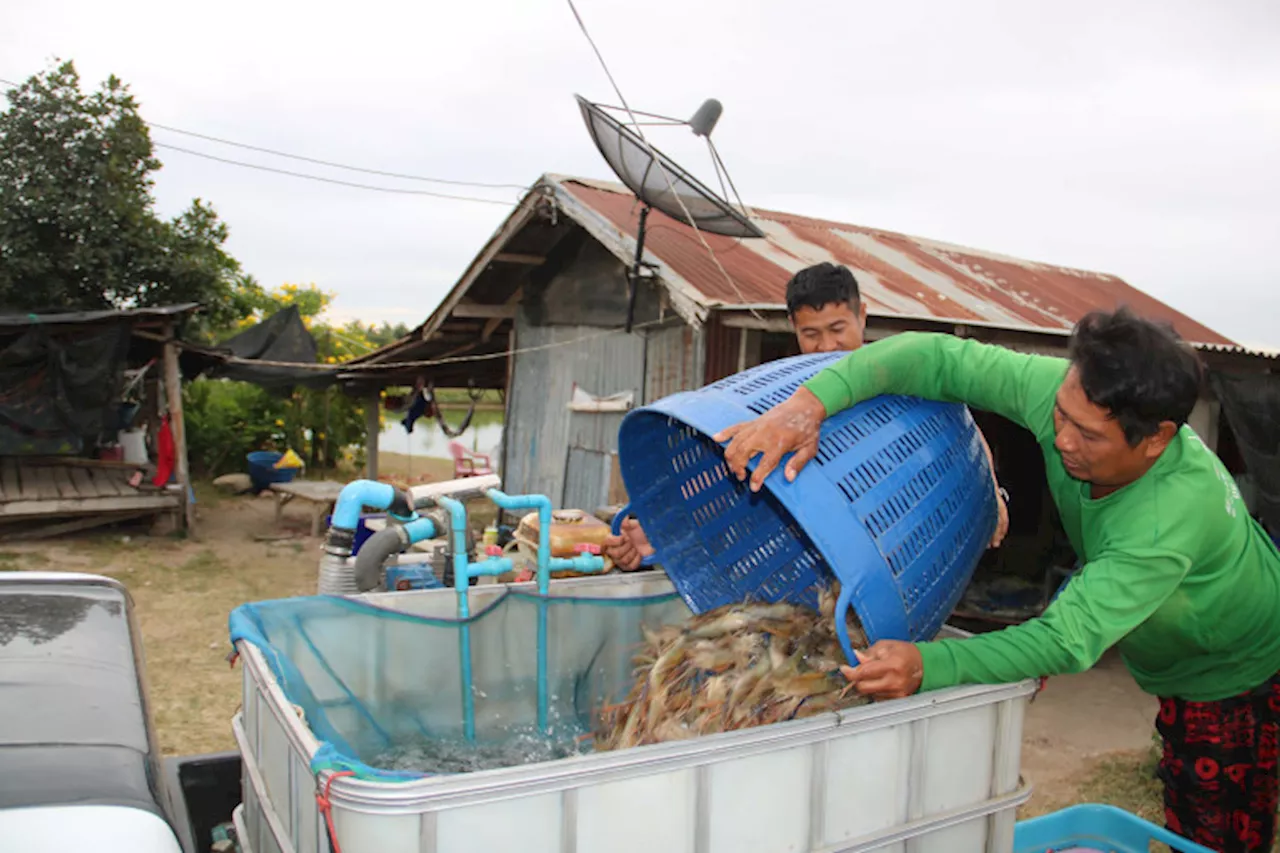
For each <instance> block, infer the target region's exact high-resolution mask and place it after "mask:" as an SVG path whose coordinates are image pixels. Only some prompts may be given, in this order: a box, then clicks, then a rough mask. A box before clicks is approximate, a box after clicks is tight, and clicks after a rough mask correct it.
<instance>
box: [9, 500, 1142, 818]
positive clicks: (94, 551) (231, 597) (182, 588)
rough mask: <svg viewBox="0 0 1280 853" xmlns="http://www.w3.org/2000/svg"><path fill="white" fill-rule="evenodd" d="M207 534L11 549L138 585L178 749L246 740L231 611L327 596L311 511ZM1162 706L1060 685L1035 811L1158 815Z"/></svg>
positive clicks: (1037, 711) (1041, 746) (1042, 740)
mask: <svg viewBox="0 0 1280 853" xmlns="http://www.w3.org/2000/svg"><path fill="white" fill-rule="evenodd" d="M197 501H198V502H197V506H198V508H199V510H198V511H199V517H198V518H199V531H198V539H196V540H194V541H191V540H182V539H177V538H174V537H172V536H153V535H148V534H147V533H146V532H145V531H135V532H133V533H129V534H125V533H122V532H121V531H118V530H117V531H115V532H112V533H109V534H107V533H104V534H100V535H97V536H89V535H85V536H81V537H78V538H64V539H61V540H58V541H57V544H50V543H30V544H27V543H24V544H21V545H19V544H11V545H5V544H3V543H0V570H3V569H9V570H22V569H36V570H57V571H87V572H97V573H102V574H108V575H112V576H115V577H117V578H119V579H120V580H122V581H123V582H124V583H125V584H126V585H127V586H128V588H129V589H130V591H131V592H132V594H133V596H134V599H135V602H136V604H137V612H138V618H139V621H140V623H141V626H142V633H143V642H144V648H145V654H146V663H147V674H148V679H149V690H150V695H151V699H152V714H153V716H154V719H155V722H156V727H157V730H158V732H159V738H160V744H161V748H162V749H163V750H164V752H165V753H166V754H191V753H201V752H214V751H221V750H229V749H233V748H234V743H233V741H232V738H231V732H230V719H231V717H232V715H233V714H234V713H235V711H236V710H237V708H238V707H239V704H240V690H241V686H240V670H239V668H238V667H236V668H234V669H233V668H232V667H231V666H230V665H229V664H228V661H227V654H228V652H229V651H230V646H229V645H228V640H227V615H228V613H229V612H230V611H231V610H232V609H234V608H235V607H236V606H238V605H240V604H242V603H244V602H246V601H252V600H260V599H267V598H283V597H288V596H293V595H308V594H313V593H314V592H315V588H316V566H317V561H318V559H319V556H320V553H319V547H320V540H319V539H312V538H310V537H309V536H308V535H307V527H308V521H307V518H306V516H305V514H304V512H303V511H302V510H301V509H294V508H292V507H287V508H286V510H285V521H284V525H283V526H281V527H278V526H277V525H276V523H275V504H274V499H273V498H272V497H271V496H269V495H263V496H261V497H257V498H254V497H243V496H242V497H222V496H219V495H217V493H216V492H214V491H213V490H212V489H211V488H207V487H202V488H200V489H198V490H197ZM1155 709H1156V708H1155V701H1154V700H1153V699H1152V698H1151V697H1149V696H1146V695H1144V694H1143V693H1141V692H1140V691H1139V690H1138V688H1137V686H1136V685H1135V684H1134V682H1133V679H1132V678H1131V677H1130V676H1129V674H1128V673H1127V672H1126V671H1125V669H1124V666H1123V664H1122V663H1121V662H1120V660H1119V659H1118V658H1117V657H1115V656H1114V655H1108V656H1107V657H1106V658H1105V659H1104V660H1103V661H1102V663H1100V664H1099V665H1098V666H1097V667H1096V668H1095V669H1093V670H1092V671H1090V672H1087V673H1083V674H1081V675H1074V676H1065V677H1059V678H1054V679H1051V680H1050V681H1049V683H1048V685H1047V686H1046V688H1045V689H1044V690H1043V691H1042V692H1041V693H1040V694H1038V695H1037V696H1036V698H1035V700H1034V701H1033V702H1032V703H1031V704H1030V706H1029V707H1028V710H1027V716H1026V722H1025V726H1024V731H1025V738H1024V743H1023V757H1022V768H1023V775H1024V777H1025V778H1026V780H1027V781H1029V782H1031V783H1032V784H1033V785H1034V794H1033V798H1032V800H1031V802H1030V803H1029V804H1028V805H1027V806H1026V807H1025V808H1024V809H1023V810H1022V814H1023V815H1034V814H1041V813H1044V812H1047V811H1052V810H1055V809H1057V808H1061V807H1063V806H1065V805H1069V804H1071V803H1075V802H1081V801H1085V800H1091V801H1111V802H1116V804H1118V805H1122V806H1125V807H1127V808H1130V809H1131V810H1135V811H1140V812H1143V813H1146V814H1147V815H1148V816H1150V817H1156V816H1157V811H1156V809H1157V805H1158V799H1157V798H1158V790H1159V789H1158V787H1154V786H1153V780H1152V779H1151V775H1150V773H1151V764H1150V750H1151V746H1152V731H1153V719H1154V715H1155Z"/></svg>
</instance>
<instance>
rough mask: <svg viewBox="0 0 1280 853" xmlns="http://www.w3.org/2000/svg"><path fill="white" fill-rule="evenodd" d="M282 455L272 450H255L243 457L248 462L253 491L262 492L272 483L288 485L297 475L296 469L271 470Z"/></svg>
mask: <svg viewBox="0 0 1280 853" xmlns="http://www.w3.org/2000/svg"><path fill="white" fill-rule="evenodd" d="M283 456H284V454H283V453H276V452H275V451H274V450H255V451H254V452H253V453H250V454H248V455H246V456H245V459H247V460H248V462H249V481H250V482H252V483H253V488H254V490H255V491H259V492H260V491H262V490H263V489H265V488H266V487H267V486H269V485H271V484H272V483H288V482H290V481H291V480H292V479H293V477H294V475H295V474H297V473H298V469H297V468H273V467H272V466H273V465H275V464H276V463H277V462H279V461H280V459H281V458H282V457H283Z"/></svg>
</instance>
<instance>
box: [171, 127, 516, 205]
mask: <svg viewBox="0 0 1280 853" xmlns="http://www.w3.org/2000/svg"><path fill="white" fill-rule="evenodd" d="M147 124H149V125H151V126H152V127H154V128H155V129H157V130H164V131H168V132H169V133H180V134H182V135H183V136H194V137H196V138H197V139H205V140H208V141H209V142H217V143H220V144H222V145H233V146H235V147H236V148H247V149H248V150H250V151H261V152H262V153H263V154H273V155H275V156H276V157H288V158H289V159H291V160H301V161H303V162H306V163H315V164H317V165H319V166H330V167H332V168H334V169H346V170H347V171H349V172H364V173H365V174H367V175H381V176H383V177H386V178H403V179H404V180H406V181H424V182H426V183H431V184H449V185H451V186H456V187H478V188H481V189H492V190H527V189H528V188H529V187H528V186H526V185H524V184H486V183H482V182H480V181H455V180H450V179H448V178H427V177H423V176H422V175H409V174H405V173H402V172H385V171H383V170H381V169H366V168H364V167H362V166H348V165H345V164H343V163H334V162H332V161H330V160H319V159H316V158H315V157H304V156H303V155H301V154H290V153H288V152H287V151H277V150H275V149H274V148H263V147H262V146H260V145H249V144H248V143H246V142H235V141H233V140H230V139H222V138H220V137H217V136H209V135H208V134H204V133H196V132H195V131H194V130H182V129H181V128H177V127H170V126H168V125H165V124H157V123H156V122H154V121H152V122H147Z"/></svg>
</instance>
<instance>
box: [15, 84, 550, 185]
mask: <svg viewBox="0 0 1280 853" xmlns="http://www.w3.org/2000/svg"><path fill="white" fill-rule="evenodd" d="M0 84H4V85H6V86H12V87H14V88H17V87H18V86H19V85H20V84H18V83H15V82H13V81H12V80H7V79H4V78H0ZM144 121H145V120H144ZM145 123H146V124H147V126H148V127H151V128H154V129H156V130H162V131H166V132H168V133H178V134H182V135H183V136H192V137H195V138H197V139H204V140H207V141H209V142H216V143H218V144H220V145H230V146H234V147H236V148H244V149H247V150H249V151H259V152H261V153H263V154H270V155H272V156H275V157H285V158H288V159H290V160H300V161H302V162H306V163H315V164H316V165H319V166H327V167H329V168H333V169H343V170H345V171H348V172H361V173H364V174H367V175H380V176H382V177H386V178H397V179H400V180H405V181H420V182H423V183H434V184H445V185H448V186H457V187H475V188H478V189H499V190H501V189H511V190H522V191H523V190H527V189H529V186H528V185H526V184H502V183H486V182H482V181H462V180H454V179H451V178H433V177H427V176H425V175H414V174H409V173H405V172H391V171H386V170H383V169H370V168H367V167H364V166H351V165H348V164H346V163H337V162H334V161H332V160H321V159H319V158H316V157H307V156H305V155H302V154H291V153H289V152H287V151H279V150H276V149H274V148H265V147H263V146H260V145H250V144H249V143H247V142H236V141H235V140H231V139H223V138H221V137H217V136H210V135H209V134H205V133H197V132H196V131H194V130H184V129H182V128H179V127H172V126H170V125H164V124H158V123H156V122H145ZM153 144H154V145H155V146H156V147H159V148H168V149H171V150H173V151H180V152H182V153H183V154H190V155H192V156H195V157H203V158H205V159H208V160H215V161H217V162H220V163H226V164H229V165H233V166H242V167H245V168H248V169H258V170H260V171H265V172H275V173H277V174H281V175H289V176H290V177H295V178H304V179H307V180H313V181H322V182H324V183H330V184H339V185H341V186H348V187H355V188H358V189H366V190H374V191H376V192H389V193H398V194H402V195H425V196H432V197H435V198H445V199H453V200H457V201H475V202H481V203H487V204H504V205H505V204H507V202H504V201H497V200H494V199H483V198H476V197H474V196H460V195H450V194H448V193H436V192H428V191H425V190H424V191H414V190H402V189H395V188H391V187H378V186H372V185H369V184H360V183H355V182H352V181H341V180H337V179H335V178H325V177H322V176H320V175H308V174H304V173H301V172H292V171H289V170H287V169H277V168H275V167H272V166H261V165H257V164H254V163H245V162H243V161H240V160H232V159H229V158H226V157H219V156H217V155H214V154H208V153H205V152H202V151H194V150H191V149H189V148H183V147H181V146H178V145H170V144H168V143H164V142H154V143H153Z"/></svg>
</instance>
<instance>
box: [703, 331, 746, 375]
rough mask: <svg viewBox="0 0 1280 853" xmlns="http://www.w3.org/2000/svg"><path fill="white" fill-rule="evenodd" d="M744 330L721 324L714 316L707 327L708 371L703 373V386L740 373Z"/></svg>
mask: <svg viewBox="0 0 1280 853" xmlns="http://www.w3.org/2000/svg"><path fill="white" fill-rule="evenodd" d="M741 337H742V330H741V329H734V328H730V327H728V326H723V325H721V324H720V320H719V318H718V317H715V316H712V317H711V319H710V320H708V321H707V326H706V341H707V345H706V347H705V350H706V370H705V371H704V372H703V378H702V381H703V384H706V385H710V384H711V383H712V382H719V381H720V380H721V379H724V378H725V377H726V376H732V375H733V374H735V373H737V372H738V350H739V347H740V346H741V345H742V342H741Z"/></svg>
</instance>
